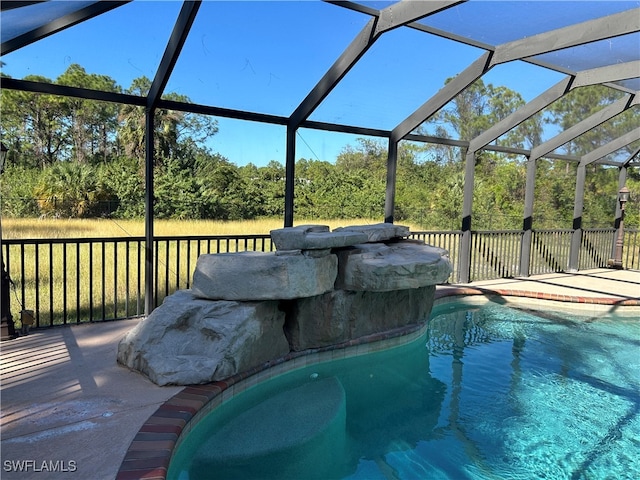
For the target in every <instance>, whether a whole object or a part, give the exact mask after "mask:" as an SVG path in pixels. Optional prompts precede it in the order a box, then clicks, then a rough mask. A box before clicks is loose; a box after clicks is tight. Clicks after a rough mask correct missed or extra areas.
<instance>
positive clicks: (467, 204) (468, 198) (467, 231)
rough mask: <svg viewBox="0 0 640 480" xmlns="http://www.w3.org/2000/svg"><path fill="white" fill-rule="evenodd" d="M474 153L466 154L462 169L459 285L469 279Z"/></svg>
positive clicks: (467, 281)
mask: <svg viewBox="0 0 640 480" xmlns="http://www.w3.org/2000/svg"><path fill="white" fill-rule="evenodd" d="M475 168H476V152H467V156H466V159H465V168H464V198H463V202H462V239H461V240H460V257H459V258H460V263H459V265H460V266H459V268H460V270H459V272H458V278H459V279H460V283H469V281H470V279H471V212H472V210H473V184H474V175H475Z"/></svg>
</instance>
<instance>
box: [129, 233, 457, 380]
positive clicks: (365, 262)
mask: <svg viewBox="0 0 640 480" xmlns="http://www.w3.org/2000/svg"><path fill="white" fill-rule="evenodd" d="M407 237H409V228H408V227H404V226H400V225H395V224H389V223H382V224H376V225H361V226H349V227H344V228H337V229H334V230H333V231H330V230H329V227H328V226H324V225H302V226H297V227H290V228H282V229H278V230H272V231H271V238H272V240H273V243H274V245H275V246H276V251H275V252H240V253H220V254H211V255H201V256H200V257H199V258H198V262H197V264H196V268H195V272H194V275H193V283H192V288H191V289H190V290H181V291H178V292H176V293H174V294H173V295H170V296H168V297H167V298H166V299H165V300H164V303H163V304H162V305H161V306H159V307H158V308H156V309H155V310H154V311H153V313H152V314H151V315H149V317H147V318H146V319H144V320H142V321H141V322H140V323H139V324H138V325H137V326H136V327H135V328H133V329H132V330H131V331H129V332H128V333H127V334H126V336H125V337H124V338H123V339H122V341H121V342H120V344H119V346H118V362H119V363H120V364H122V365H125V366H127V367H129V368H131V369H133V370H137V371H139V372H141V373H142V374H144V375H146V376H147V377H148V378H149V379H151V380H152V381H153V382H155V383H157V384H158V385H189V384H199V383H209V382H212V381H218V380H224V379H225V378H228V377H230V376H232V375H234V374H237V373H241V372H245V371H247V370H250V369H252V368H254V367H257V366H259V365H261V364H264V363H265V362H269V361H272V360H276V359H279V358H282V357H284V356H286V355H287V354H289V353H290V352H292V351H293V352H297V351H302V350H307V349H313V348H320V347H326V346H330V345H339V344H343V343H345V342H348V341H350V340H354V339H357V338H359V337H363V336H366V335H371V334H375V333H382V332H385V331H389V330H393V329H395V328H398V327H403V326H406V325H410V324H419V323H424V322H426V321H427V319H428V317H429V314H430V313H431V308H432V306H433V298H434V294H435V288H436V287H435V286H436V285H437V284H440V283H444V282H445V281H446V280H447V278H448V277H449V275H450V274H451V270H452V269H451V262H450V261H449V258H448V252H447V251H446V250H443V249H440V248H436V247H432V246H429V245H425V244H424V243H423V242H419V241H416V240H410V239H408V238H407Z"/></svg>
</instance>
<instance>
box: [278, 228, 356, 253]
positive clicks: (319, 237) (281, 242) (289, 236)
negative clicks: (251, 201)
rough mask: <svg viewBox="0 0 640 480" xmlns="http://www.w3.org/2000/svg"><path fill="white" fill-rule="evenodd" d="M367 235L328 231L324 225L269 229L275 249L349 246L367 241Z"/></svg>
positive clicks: (313, 248)
mask: <svg viewBox="0 0 640 480" xmlns="http://www.w3.org/2000/svg"><path fill="white" fill-rule="evenodd" d="M367 238H368V237H367V235H366V234H364V233H362V232H357V231H340V232H336V231H333V232H330V231H329V227H328V226H326V225H300V226H297V227H287V228H280V229H277V230H271V239H272V240H273V243H274V245H275V246H276V249H277V250H329V249H332V248H342V247H349V246H351V245H357V244H358V243H363V242H366V241H367Z"/></svg>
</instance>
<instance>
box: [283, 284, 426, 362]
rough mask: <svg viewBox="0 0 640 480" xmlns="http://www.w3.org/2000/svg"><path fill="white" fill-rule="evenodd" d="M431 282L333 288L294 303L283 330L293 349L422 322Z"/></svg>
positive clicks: (332, 342) (318, 345)
mask: <svg viewBox="0 0 640 480" xmlns="http://www.w3.org/2000/svg"><path fill="white" fill-rule="evenodd" d="M435 291H436V287H435V285H429V286H426V287H421V288H415V289H407V290H396V291H389V292H356V291H346V290H335V291H332V292H329V293H325V294H324V295H318V296H317V297H312V298H303V299H300V300H297V301H296V302H295V306H294V310H293V311H292V312H291V314H290V315H288V317H287V322H286V323H285V333H286V335H287V339H288V340H289V345H290V346H291V349H292V350H293V351H301V350H307V349H310V348H318V347H324V346H328V345H334V344H337V343H342V342H346V341H348V340H351V339H356V338H359V337H363V336H365V335H370V334H373V333H381V332H385V331H389V330H392V329H394V328H398V327H403V326H406V325H410V324H416V323H423V322H426V321H427V320H428V318H429V315H430V314H431V308H432V307H433V299H434V295H435Z"/></svg>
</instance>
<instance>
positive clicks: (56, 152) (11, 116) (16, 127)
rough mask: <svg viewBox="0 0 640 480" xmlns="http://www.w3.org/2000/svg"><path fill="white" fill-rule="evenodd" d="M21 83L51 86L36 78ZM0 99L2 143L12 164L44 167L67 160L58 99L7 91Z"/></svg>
mask: <svg viewBox="0 0 640 480" xmlns="http://www.w3.org/2000/svg"><path fill="white" fill-rule="evenodd" d="M24 79H25V80H29V81H35V82H43V83H52V82H51V80H50V79H48V78H46V77H42V76H36V75H29V76H27V77H25V78H24ZM0 95H2V97H1V101H2V124H1V130H2V139H3V142H5V145H7V147H9V151H10V153H11V160H12V161H13V162H14V163H21V164H26V165H31V166H40V167H45V166H47V165H51V164H53V163H54V162H55V161H57V160H59V159H62V158H66V157H67V156H68V136H67V130H66V128H65V118H66V109H65V105H64V101H63V100H62V99H61V97H57V96H54V95H45V94H38V93H31V92H24V91H18V90H7V89H3V90H2V91H1V92H0Z"/></svg>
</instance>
